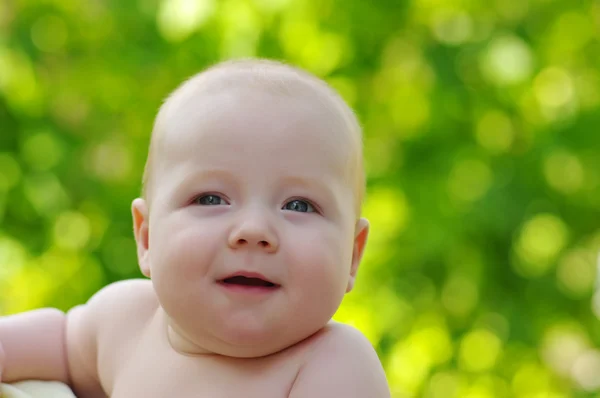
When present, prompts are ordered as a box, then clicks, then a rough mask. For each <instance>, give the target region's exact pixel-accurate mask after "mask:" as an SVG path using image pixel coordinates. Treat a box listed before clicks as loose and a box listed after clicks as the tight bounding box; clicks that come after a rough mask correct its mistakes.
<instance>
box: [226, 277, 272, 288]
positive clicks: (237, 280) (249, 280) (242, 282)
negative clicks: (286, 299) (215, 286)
mask: <svg viewBox="0 0 600 398" xmlns="http://www.w3.org/2000/svg"><path fill="white" fill-rule="evenodd" d="M221 283H223V284H224V285H232V286H234V285H237V286H248V287H266V288H275V287H278V286H279V285H276V284H274V283H272V282H269V281H267V280H264V279H261V278H253V277H246V276H242V275H237V276H232V277H230V278H225V279H223V280H222V281H221Z"/></svg>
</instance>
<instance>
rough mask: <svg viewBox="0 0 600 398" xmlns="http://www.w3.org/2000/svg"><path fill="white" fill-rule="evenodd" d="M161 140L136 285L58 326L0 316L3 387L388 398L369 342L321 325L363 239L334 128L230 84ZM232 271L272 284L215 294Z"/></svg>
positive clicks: (61, 318) (291, 104)
mask: <svg viewBox="0 0 600 398" xmlns="http://www.w3.org/2000/svg"><path fill="white" fill-rule="evenodd" d="M167 130H168V131H165V132H164V137H162V142H161V146H160V148H159V149H158V152H157V154H156V155H155V156H156V158H155V159H154V161H155V162H156V163H155V167H154V170H155V172H154V174H153V176H152V179H153V181H152V187H153V188H152V191H151V192H149V195H150V196H151V205H149V202H147V201H146V200H145V199H141V198H138V199H136V200H134V201H133V204H132V213H133V220H134V233H135V238H136V242H137V252H138V259H139V264H140V268H141V271H142V273H143V274H144V275H145V276H147V277H148V278H149V280H129V281H122V282H118V283H115V284H112V285H109V286H107V287H106V288H104V289H102V290H101V291H100V292H98V293H97V294H96V295H95V296H94V297H92V299H90V301H89V302H88V303H87V304H85V305H82V306H79V307H76V308H74V309H73V310H71V311H69V312H68V313H67V314H66V315H64V314H62V313H60V312H59V311H56V310H51V309H44V310H38V311H34V312H30V313H25V314H19V315H15V316H11V317H5V318H1V319H0V342H2V346H3V348H4V351H5V352H4V354H5V358H4V360H2V355H0V365H1V366H0V368H2V369H3V370H4V372H3V374H2V380H3V381H7V382H10V381H15V380H22V379H46V380H59V381H63V382H65V383H67V384H69V385H70V386H72V388H73V389H74V391H75V393H76V394H77V396H78V397H80V398H85V397H104V396H110V397H112V398H128V397H142V396H143V397H150V398H152V397H157V398H158V397H165V396H177V397H211V398H219V397H223V398H225V397H235V396H244V397H257V398H258V397H261V398H269V397H273V398H282V397H289V398H309V397H310V398H319V397H328V398H329V397H356V398H359V397H360V398H367V397H368V398H379V397H381V398H384V397H389V395H390V394H389V389H388V386H387V382H386V379H385V374H384V372H383V369H382V366H381V363H380V362H379V359H378V358H377V355H376V353H375V351H374V350H373V348H372V346H371V344H370V343H369V342H368V340H367V339H366V338H365V337H364V336H363V335H362V334H361V333H360V332H358V331H357V330H356V329H354V328H352V327H350V326H346V325H343V324H339V323H336V322H333V321H331V317H332V316H333V314H334V313H335V311H336V310H337V308H338V307H339V305H340V303H341V301H342V298H343V296H344V294H345V293H347V292H349V291H351V290H352V288H353V286H354V283H355V279H356V275H357V270H358V266H359V264H360V260H361V258H362V255H363V252H364V249H365V245H366V241H367V236H368V230H369V224H368V222H367V220H366V219H363V218H358V219H357V217H356V212H355V208H356V203H355V197H354V195H353V185H352V182H351V181H350V179H349V178H348V173H347V164H348V161H349V157H350V156H351V153H352V150H351V149H352V148H351V144H350V143H349V142H348V141H349V140H347V139H345V138H344V132H343V128H342V126H341V124H340V122H339V118H337V117H335V115H331V112H329V110H327V109H324V108H323V107H321V106H319V105H318V103H317V102H316V101H314V99H313V98H309V97H306V96H289V95H286V96H281V95H277V94H274V93H271V92H269V91H267V90H260V89H257V88H256V87H251V88H244V87H241V88H228V89H227V90H223V91H222V92H220V93H218V94H217V95H211V96H203V95H198V96H196V97H195V98H194V106H193V107H189V106H188V107H182V109H180V110H178V112H177V113H176V114H175V116H173V117H171V120H170V124H169V128H168V129H167ZM239 273H243V274H247V275H250V274H252V275H257V274H260V275H261V277H262V278H263V279H267V280H268V281H270V282H272V283H273V284H274V287H273V288H268V289H267V288H265V289H248V288H243V287H242V288H233V287H231V286H230V285H227V284H224V283H223V280H224V279H225V278H227V277H228V276H231V275H234V274H239ZM0 354H1V353H0Z"/></svg>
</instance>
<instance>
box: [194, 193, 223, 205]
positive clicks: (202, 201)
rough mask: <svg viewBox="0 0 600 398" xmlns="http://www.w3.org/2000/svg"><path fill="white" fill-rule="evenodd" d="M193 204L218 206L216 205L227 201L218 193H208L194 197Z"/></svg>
mask: <svg viewBox="0 0 600 398" xmlns="http://www.w3.org/2000/svg"><path fill="white" fill-rule="evenodd" d="M194 204H197V205H202V206H218V205H226V204H227V202H225V200H224V199H223V198H221V197H220V196H219V195H214V194H209V195H202V196H198V197H197V198H196V199H194Z"/></svg>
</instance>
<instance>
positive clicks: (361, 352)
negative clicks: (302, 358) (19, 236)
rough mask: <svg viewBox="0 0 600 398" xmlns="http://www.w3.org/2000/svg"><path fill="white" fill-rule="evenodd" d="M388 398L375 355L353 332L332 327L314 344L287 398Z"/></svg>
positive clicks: (359, 335)
mask: <svg viewBox="0 0 600 398" xmlns="http://www.w3.org/2000/svg"><path fill="white" fill-rule="evenodd" d="M330 397H339V398H389V397H390V390H389V387H388V384H387V381H386V378H385V373H384V371H383V368H382V366H381V363H380V362H379V359H378V358H377V354H376V352H375V350H374V349H373V347H372V346H371V344H370V343H369V341H368V340H367V339H366V338H365V337H364V336H363V335H362V334H361V333H360V332H358V331H357V330H356V329H354V328H352V327H350V326H346V325H342V324H335V325H334V326H333V327H332V328H331V329H330V330H327V331H326V332H325V334H324V336H322V340H320V341H319V342H318V343H316V345H315V347H314V350H313V351H312V353H311V355H310V356H309V358H308V360H307V362H306V363H305V364H304V365H303V366H302V368H301V369H300V372H299V374H298V376H297V377H296V380H295V382H294V385H293V386H292V389H291V391H290V393H289V397H288V398H330Z"/></svg>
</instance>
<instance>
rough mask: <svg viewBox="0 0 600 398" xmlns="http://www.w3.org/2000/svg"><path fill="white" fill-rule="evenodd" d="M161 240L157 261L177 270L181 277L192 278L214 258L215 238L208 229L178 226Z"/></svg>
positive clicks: (212, 232)
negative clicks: (194, 273)
mask: <svg viewBox="0 0 600 398" xmlns="http://www.w3.org/2000/svg"><path fill="white" fill-rule="evenodd" d="M162 238H163V240H162V242H159V245H160V246H161V250H160V253H159V261H160V262H161V263H163V264H165V265H168V267H169V268H170V269H171V270H173V271H174V270H178V271H179V272H180V273H181V275H180V276H181V277H187V276H192V275H191V274H192V273H193V272H195V271H198V270H201V269H203V268H204V267H203V265H206V264H208V263H210V262H211V261H212V258H214V255H215V253H214V252H215V247H216V246H217V242H216V240H217V237H216V234H215V233H214V231H211V230H210V229H207V228H198V226H193V225H192V226H190V225H186V226H180V228H172V229H169V233H167V234H164V235H163V236H162ZM155 258H156V257H155Z"/></svg>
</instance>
